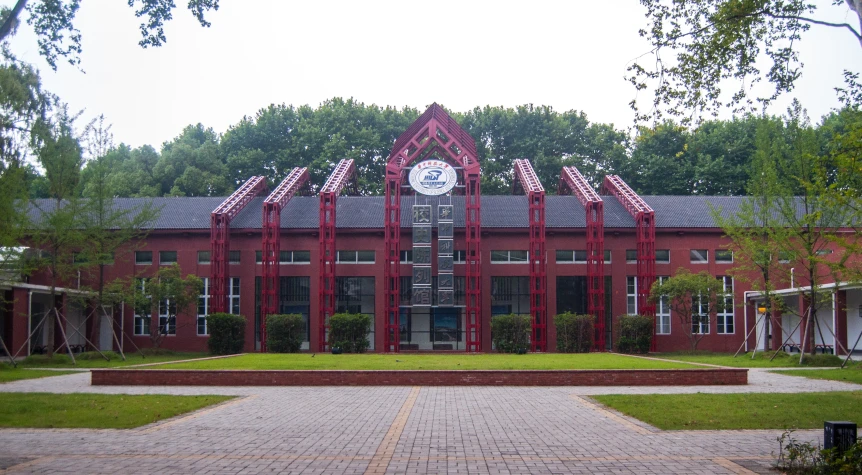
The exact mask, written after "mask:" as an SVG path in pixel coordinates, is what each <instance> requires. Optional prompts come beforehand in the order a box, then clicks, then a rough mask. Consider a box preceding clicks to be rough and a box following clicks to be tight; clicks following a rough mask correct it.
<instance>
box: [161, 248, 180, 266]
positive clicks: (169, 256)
mask: <svg viewBox="0 0 862 475" xmlns="http://www.w3.org/2000/svg"><path fill="white" fill-rule="evenodd" d="M176 263H177V251H159V265H162V266H166V265H171V264H176Z"/></svg>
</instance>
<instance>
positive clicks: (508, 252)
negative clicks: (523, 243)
mask: <svg viewBox="0 0 862 475" xmlns="http://www.w3.org/2000/svg"><path fill="white" fill-rule="evenodd" d="M504 252H505V253H506V260H505V261H503V260H500V259H494V253H498V254H500V253H504ZM513 252H517V253H524V254H526V257H525V258H524V260H515V261H513V260H512V253H513ZM529 263H530V251H528V250H526V251H525V250H521V249H512V250H502V249H500V250H492V251H491V264H529Z"/></svg>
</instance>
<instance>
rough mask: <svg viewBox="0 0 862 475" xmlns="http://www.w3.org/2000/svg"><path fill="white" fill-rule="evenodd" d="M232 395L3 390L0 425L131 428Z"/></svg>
mask: <svg viewBox="0 0 862 475" xmlns="http://www.w3.org/2000/svg"><path fill="white" fill-rule="evenodd" d="M229 399H232V396H173V395H152V394H147V395H140V396H138V395H135V396H131V395H128V394H82V393H73V394H51V393H0V427H7V428H8V427H29V428H40V429H42V428H45V429H47V428H62V429H131V428H134V427H140V426H142V425H146V424H150V423H153V422H157V421H160V420H162V419H168V418H170V417H174V416H177V415H180V414H185V413H187V412H191V411H195V410H197V409H200V408H203V407H206V406H210V405H213V404H217V403H220V402H223V401H227V400H229Z"/></svg>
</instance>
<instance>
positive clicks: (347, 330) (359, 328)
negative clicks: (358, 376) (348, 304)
mask: <svg viewBox="0 0 862 475" xmlns="http://www.w3.org/2000/svg"><path fill="white" fill-rule="evenodd" d="M370 328H371V317H369V316H368V315H364V314H361V313H336V314H335V315H333V316H331V317H329V346H330V348H341V351H343V352H344V353H364V352H365V350H367V349H368V346H369V341H368V330H369V329H370Z"/></svg>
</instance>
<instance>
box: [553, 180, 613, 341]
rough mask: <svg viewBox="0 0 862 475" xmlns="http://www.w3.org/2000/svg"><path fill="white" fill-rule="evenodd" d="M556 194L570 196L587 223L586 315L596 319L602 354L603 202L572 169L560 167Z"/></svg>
mask: <svg viewBox="0 0 862 475" xmlns="http://www.w3.org/2000/svg"><path fill="white" fill-rule="evenodd" d="M558 190H559V194H561V195H565V194H572V195H574V196H575V197H577V198H578V201H580V202H581V204H582V205H583V206H584V211H585V213H586V221H587V296H588V299H587V312H589V313H590V314H591V315H594V316H595V317H596V338H595V349H596V351H605V346H606V341H605V225H604V219H605V218H604V202H603V201H602V198H601V196H599V194H598V193H596V190H594V189H593V187H592V186H590V184H589V183H587V180H586V178H584V176H583V175H582V174H581V172H580V171H578V169H577V168H575V167H563V169H562V172H561V173H560V185H559V189H558Z"/></svg>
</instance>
